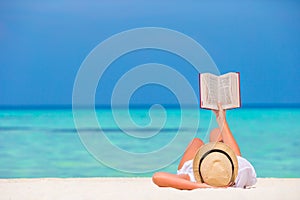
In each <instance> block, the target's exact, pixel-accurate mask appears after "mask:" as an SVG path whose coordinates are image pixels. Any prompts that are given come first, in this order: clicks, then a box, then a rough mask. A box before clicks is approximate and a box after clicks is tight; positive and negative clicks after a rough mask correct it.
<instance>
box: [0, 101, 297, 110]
mask: <svg viewBox="0 0 300 200" xmlns="http://www.w3.org/2000/svg"><path fill="white" fill-rule="evenodd" d="M153 105H155V104H132V105H129V107H130V108H131V109H143V108H149V107H151V106H153ZM158 105H161V106H163V107H165V108H180V105H178V104H158ZM93 107H95V108H96V109H110V108H111V105H108V104H98V105H95V106H93ZM114 107H115V108H120V109H122V108H128V106H126V105H118V106H114ZM195 107H198V108H199V109H200V106H199V105H183V106H182V108H195ZM79 108H82V109H85V108H92V107H91V106H89V105H83V106H79ZM240 108H300V103H246V104H243V105H242V106H241V107H240ZM9 109H12V110H16V109H20V110H22V109H24V110H28V109H37V110H38V109H72V104H35V105H0V110H9Z"/></svg>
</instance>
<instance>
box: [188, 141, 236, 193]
mask: <svg viewBox="0 0 300 200" xmlns="http://www.w3.org/2000/svg"><path fill="white" fill-rule="evenodd" d="M193 171H194V175H195V178H196V180H197V182H201V183H206V184H208V185H211V186H216V187H223V186H228V185H230V184H232V183H234V181H235V178H236V176H237V173H238V161H237V157H236V155H235V153H234V152H233V150H232V149H231V148H230V147H229V146H227V145H226V144H224V143H222V142H211V143H208V144H205V145H203V146H202V147H201V148H200V149H199V150H198V152H197V154H196V156H195V158H194V161H193Z"/></svg>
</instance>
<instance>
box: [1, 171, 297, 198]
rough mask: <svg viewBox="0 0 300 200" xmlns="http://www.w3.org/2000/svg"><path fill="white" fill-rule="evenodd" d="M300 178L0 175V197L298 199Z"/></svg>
mask: <svg viewBox="0 0 300 200" xmlns="http://www.w3.org/2000/svg"><path fill="white" fill-rule="evenodd" d="M299 185H300V178H258V181H257V184H256V185H254V186H253V187H252V188H250V189H240V188H227V189H220V188H219V189H197V190H192V191H183V190H176V189H173V188H159V187H157V186H156V185H154V184H153V183H152V181H151V178H110V177H108V178H28V179H27V178H24V179H23V178H21V179H0V199H72V200H76V199H123V200H126V199H199V198H203V199H208V198H209V199H222V200H225V199H251V200H253V199H300V191H299Z"/></svg>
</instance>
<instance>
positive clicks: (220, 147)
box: [193, 142, 238, 184]
mask: <svg viewBox="0 0 300 200" xmlns="http://www.w3.org/2000/svg"><path fill="white" fill-rule="evenodd" d="M212 150H213V151H215V150H217V151H219V152H222V153H224V154H225V155H226V156H228V158H230V160H231V163H232V165H233V172H232V177H231V182H234V181H235V179H236V177H237V174H238V161H237V157H236V154H235V153H234V151H233V150H232V149H231V148H230V147H229V146H227V145H226V144H224V143H222V142H211V143H208V144H205V145H203V146H202V147H200V149H199V150H198V152H197V153H196V155H195V157H194V161H193V171H194V176H195V179H196V181H197V182H201V183H203V180H202V177H201V172H200V171H199V169H200V166H199V165H200V162H201V160H202V158H203V156H206V155H207V154H209V153H210V152H212ZM207 184H209V183H207Z"/></svg>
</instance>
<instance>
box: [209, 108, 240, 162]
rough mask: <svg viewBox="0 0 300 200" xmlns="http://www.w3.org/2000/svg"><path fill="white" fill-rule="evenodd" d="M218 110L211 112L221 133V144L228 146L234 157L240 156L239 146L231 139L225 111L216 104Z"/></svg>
mask: <svg viewBox="0 0 300 200" xmlns="http://www.w3.org/2000/svg"><path fill="white" fill-rule="evenodd" d="M218 108H219V110H213V112H214V113H215V115H216V119H217V122H218V125H219V129H220V131H221V135H222V138H223V142H224V143H225V144H227V145H228V146H230V148H231V149H232V150H233V151H234V152H235V154H236V155H238V156H240V155H241V151H240V148H239V145H238V144H237V142H236V140H235V138H234V137H233V135H232V133H231V131H230V128H229V125H228V123H227V120H226V111H225V110H224V109H223V108H222V105H221V104H220V103H219V104H218Z"/></svg>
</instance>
